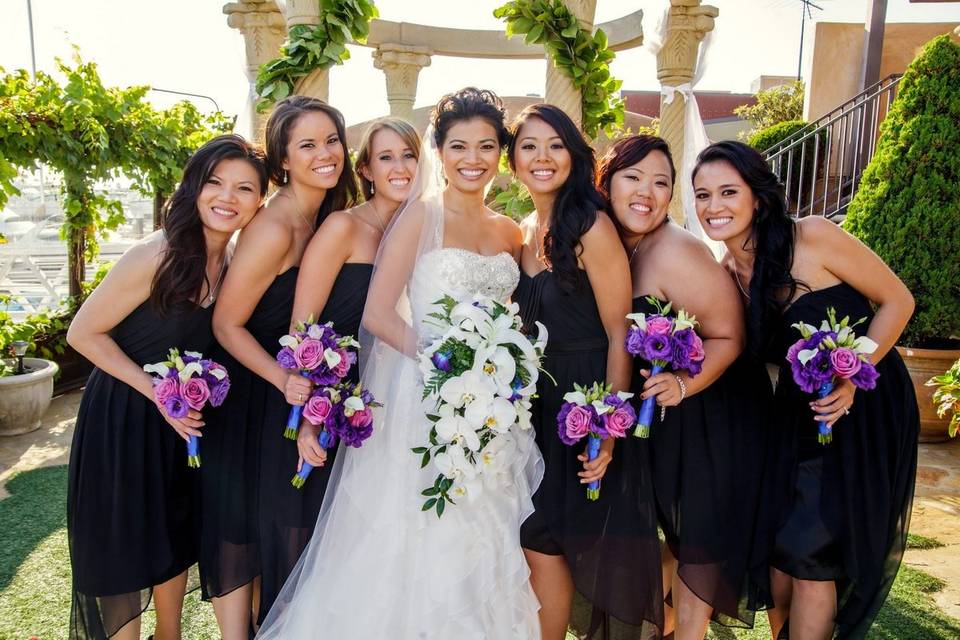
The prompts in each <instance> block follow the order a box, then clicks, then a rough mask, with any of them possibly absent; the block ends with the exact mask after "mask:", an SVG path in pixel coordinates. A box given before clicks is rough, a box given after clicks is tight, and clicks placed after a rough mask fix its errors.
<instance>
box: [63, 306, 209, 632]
mask: <svg viewBox="0 0 960 640" xmlns="http://www.w3.org/2000/svg"><path fill="white" fill-rule="evenodd" d="M212 313H213V311H212V308H203V307H199V306H197V305H195V304H193V303H184V304H182V305H181V306H179V307H178V308H176V309H174V310H171V311H170V312H169V313H167V314H164V315H161V314H159V313H158V312H157V311H156V310H155V309H154V308H153V306H152V305H151V303H150V301H149V300H148V301H146V302H144V303H142V304H141V305H140V306H139V307H137V308H136V309H134V310H133V311H132V312H131V313H130V315H128V316H127V317H126V318H124V319H123V320H122V321H121V322H120V324H118V325H117V326H116V327H115V328H114V329H113V330H112V331H111V332H110V336H111V337H112V338H113V339H114V341H115V342H116V343H117V345H118V346H119V347H120V349H121V350H122V351H123V352H124V353H125V354H126V355H127V356H128V357H129V358H130V359H131V360H133V361H134V362H135V363H137V364H138V365H140V366H143V365H145V364H150V363H155V362H162V361H164V360H166V359H167V352H168V350H169V349H170V348H172V347H176V348H178V349H180V350H181V351H184V350H190V351H201V352H203V353H204V355H207V353H208V350H209V349H210V347H211V344H212V342H213V332H212V330H211V326H210V320H211V317H212ZM204 444H206V443H204ZM186 451H187V450H186V442H185V441H184V440H183V439H182V438H181V437H180V436H179V435H178V434H177V433H176V431H174V429H173V427H171V426H170V425H169V424H167V422H166V420H165V419H164V418H163V416H162V415H161V413H160V411H159V409H157V407H156V405H155V404H154V402H153V400H152V399H150V398H147V397H145V396H143V395H142V394H141V393H140V392H138V391H136V390H135V389H133V388H132V387H130V386H129V385H127V384H126V383H124V382H121V381H120V380H117V379H116V378H114V377H113V376H110V375H109V374H107V373H105V372H103V371H101V370H100V369H94V370H93V373H92V374H91V375H90V378H89V379H88V381H87V385H86V388H85V389H84V392H83V398H82V399H81V401H80V409H79V411H78V413H77V423H76V428H75V430H74V434H73V444H72V445H71V448H70V469H69V474H68V477H69V480H68V483H69V484H68V487H67V536H68V540H69V546H70V565H71V568H72V570H73V603H72V608H71V612H70V638H71V639H72V640H73V639H75V640H88V639H94V638H95V639H98V640H99V639H104V638H107V637H109V636H112V635H114V634H115V633H116V632H117V631H119V630H120V628H121V627H123V626H124V625H125V624H127V623H128V622H130V621H131V620H133V619H134V618H136V617H137V616H139V615H140V614H141V613H143V611H144V610H145V609H146V608H147V605H148V604H149V603H150V597H151V595H152V587H153V586H154V585H157V584H161V583H163V582H166V581H167V580H169V579H171V578H173V577H175V576H177V575H179V574H181V573H182V572H183V571H185V570H186V569H187V568H189V567H190V566H191V565H192V564H194V563H195V562H196V561H197V542H196V535H195V532H196V526H197V525H196V517H197V503H198V499H199V497H198V491H199V486H198V478H197V473H196V471H195V470H193V469H190V468H188V467H187V452H186ZM203 453H204V455H205V454H206V449H204V450H203Z"/></svg>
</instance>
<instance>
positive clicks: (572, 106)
mask: <svg viewBox="0 0 960 640" xmlns="http://www.w3.org/2000/svg"><path fill="white" fill-rule="evenodd" d="M566 4H567V7H569V9H570V12H571V13H572V14H573V15H575V16H576V17H577V20H579V22H580V26H581V27H583V28H584V29H586V30H587V31H589V32H591V33H592V32H593V18H594V16H595V15H596V11H597V0H566ZM544 95H545V96H546V97H545V98H544V100H545V101H546V102H549V103H550V104H553V105H556V106H558V107H560V108H561V109H563V110H564V111H566V112H567V115H569V116H570V118H572V119H573V121H574V122H575V123H576V124H577V126H578V127H579V126H580V123H581V122H582V120H583V111H582V108H583V107H582V102H583V97H582V96H581V94H580V90H579V89H577V88H576V87H575V86H574V85H573V80H571V79H570V78H569V77H567V76H566V75H565V74H564V73H563V72H562V71H560V70H559V69H557V68H556V66H554V64H553V59H552V58H551V57H550V54H547V78H546V93H545V94H544Z"/></svg>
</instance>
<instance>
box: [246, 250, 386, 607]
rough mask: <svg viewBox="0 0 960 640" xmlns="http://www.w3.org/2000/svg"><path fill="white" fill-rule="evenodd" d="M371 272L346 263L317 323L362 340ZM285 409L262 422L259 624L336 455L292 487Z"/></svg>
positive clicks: (301, 542) (293, 559) (292, 561)
mask: <svg viewBox="0 0 960 640" xmlns="http://www.w3.org/2000/svg"><path fill="white" fill-rule="evenodd" d="M372 274H373V265H371V264H361V263H347V264H344V265H343V267H342V268H341V269H340V273H338V274H337V278H336V280H334V283H333V288H332V289H331V290H330V296H329V298H328V299H327V304H326V305H325V306H324V308H323V311H322V312H321V313H320V319H319V322H332V323H333V328H334V329H335V330H336V331H337V333H339V334H340V335H352V336H353V337H355V338H359V335H358V334H359V331H360V320H361V318H362V317H363V306H364V304H365V303H366V301H367V288H368V287H369V286H370V276H371V275H372ZM288 321H289V317H288ZM284 333H286V329H284ZM277 349H279V345H278V346H277ZM358 371H359V367H357V366H356V365H354V367H353V368H352V369H351V370H350V379H351V380H353V381H354V382H357V381H358V380H359V373H358ZM284 407H285V409H284V411H283V412H282V413H281V415H280V417H279V418H278V419H276V420H268V421H267V422H265V423H264V425H263V443H262V445H261V455H260V464H261V470H260V509H259V520H260V549H261V554H260V555H261V559H262V569H263V573H262V577H261V583H260V621H261V622H263V619H264V618H265V617H266V615H267V612H268V611H269V610H270V607H271V606H272V605H273V602H274V600H276V598H277V596H278V595H279V594H280V590H281V589H282V588H283V583H284V582H286V580H287V578H288V577H289V576H290V572H291V571H293V567H294V566H295V565H296V564H297V561H298V560H299V559H300V554H301V553H303V550H304V548H305V547H306V546H307V543H308V542H309V541H310V536H311V535H313V529H314V526H315V525H316V523H317V515H318V514H319V513H320V506H321V505H322V504H323V496H324V493H325V492H326V489H327V481H328V480H329V479H330V470H331V469H332V468H333V461H334V460H335V459H336V458H335V455H336V449H331V450H330V451H329V452H328V453H327V456H328V457H327V463H326V464H325V465H324V466H322V467H318V468H316V469H314V470H313V471H312V472H311V473H310V477H309V478H308V479H307V482H306V484H305V485H304V486H303V488H302V489H297V488H295V487H294V486H293V485H291V484H290V479H291V478H293V475H294V474H295V473H296V472H297V460H298V459H299V453H298V452H297V443H296V442H294V441H293V440H290V439H288V438H284V437H283V429H284V426H285V425H286V418H287V411H288V410H289V405H286V404H285V405H284Z"/></svg>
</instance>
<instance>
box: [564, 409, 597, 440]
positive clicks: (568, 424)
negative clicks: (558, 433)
mask: <svg viewBox="0 0 960 640" xmlns="http://www.w3.org/2000/svg"><path fill="white" fill-rule="evenodd" d="M592 425H593V411H592V410H590V409H588V408H586V407H577V406H575V407H573V408H572V409H570V412H569V413H567V418H566V420H564V428H565V431H566V436H567V439H568V440H572V441H573V442H576V441H578V440H580V439H581V438H583V437H584V436H586V435H587V434H588V433H590V427H591V426H592Z"/></svg>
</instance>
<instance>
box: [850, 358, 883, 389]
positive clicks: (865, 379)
mask: <svg viewBox="0 0 960 640" xmlns="http://www.w3.org/2000/svg"><path fill="white" fill-rule="evenodd" d="M879 377H880V374H879V373H877V368H876V367H875V366H873V363H870V362H861V364H860V370H859V371H857V372H856V373H855V374H854V375H853V377H852V378H851V379H850V381H851V382H853V384H855V385H856V386H857V387H859V388H860V389H866V390H870V389H873V388H875V387H876V386H877V378H879Z"/></svg>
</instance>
